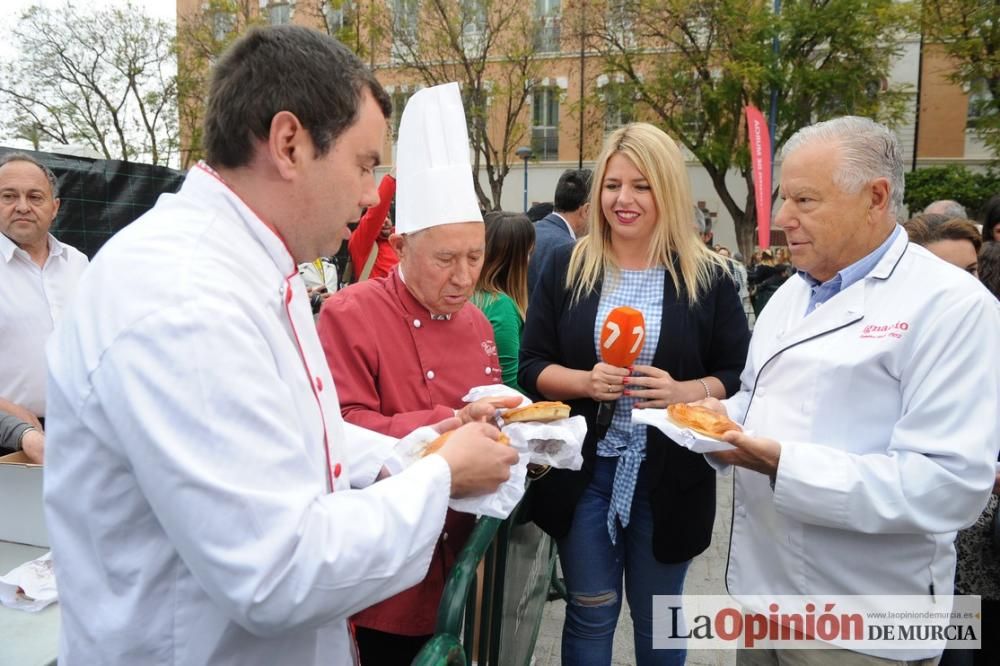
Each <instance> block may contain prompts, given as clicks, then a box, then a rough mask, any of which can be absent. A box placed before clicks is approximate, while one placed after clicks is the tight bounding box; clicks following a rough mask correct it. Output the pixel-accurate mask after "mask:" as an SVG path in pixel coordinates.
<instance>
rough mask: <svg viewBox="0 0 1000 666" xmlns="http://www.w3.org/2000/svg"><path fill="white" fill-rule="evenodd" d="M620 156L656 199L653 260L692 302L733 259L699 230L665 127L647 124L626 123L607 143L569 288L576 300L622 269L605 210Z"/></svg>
mask: <svg viewBox="0 0 1000 666" xmlns="http://www.w3.org/2000/svg"><path fill="white" fill-rule="evenodd" d="M618 154H621V155H624V156H625V157H627V158H628V159H629V160H631V162H632V163H633V164H634V165H635V167H636V168H637V169H638V170H639V171H640V172H641V173H642V174H643V176H645V178H646V180H647V181H648V182H649V185H650V188H651V191H652V193H653V199H654V201H655V202H656V211H657V216H658V219H657V224H656V227H655V228H654V231H653V237H652V238H651V239H650V243H649V254H648V259H649V264H650V265H659V266H663V267H664V268H665V269H666V271H667V273H668V274H669V275H670V279H671V280H672V281H673V283H674V287H675V288H676V289H677V292H678V294H680V292H681V290H682V289H683V291H684V292H685V293H686V294H687V300H688V303H690V304H692V305H693V304H694V303H696V302H697V300H698V298H699V297H700V296H701V295H702V294H703V293H704V292H705V291H707V290H708V289H709V287H710V286H711V284H712V280H713V275H714V273H715V271H716V269H720V270H721V271H723V272H726V273H729V271H730V268H729V263H728V262H727V261H726V259H725V257H721V256H719V255H718V254H716V253H715V252H713V251H712V250H711V248H709V247H708V246H706V245H705V243H703V242H702V240H701V238H700V237H699V236H698V234H697V233H696V231H695V228H694V214H693V210H694V204H693V203H692V201H691V184H690V182H689V181H688V177H687V167H686V166H685V164H684V157H683V156H682V155H681V151H680V149H679V148H678V147H677V144H676V143H674V141H673V139H671V138H670V137H669V136H667V135H666V134H665V133H664V132H663V131H662V130H660V129H659V128H657V127H654V126H653V125H650V124H648V123H631V124H629V125H625V126H624V127H622V128H620V129H618V130H616V131H615V132H613V133H612V134H611V135H610V136H609V137H608V139H607V141H606V142H605V144H604V149H603V150H602V151H601V155H600V157H598V159H597V164H596V168H595V169H594V178H593V181H592V182H593V187H591V191H590V219H589V226H590V233H589V234H587V235H586V236H584V237H583V238H582V239H580V240H579V241H577V243H576V247H574V248H573V254H572V256H571V257H570V262H569V270H568V272H567V274H566V288H567V289H572V290H573V302H574V303H575V302H578V301H579V300H580V298H581V297H582V296H583V295H584V294H589V293H592V292H593V291H594V290H595V288H596V286H597V283H598V281H599V280H601V279H602V278H603V277H604V276H608V277H610V278H611V280H612V281H613V280H615V279H617V277H618V274H619V271H620V267H619V266H618V264H617V263H616V261H615V258H614V255H613V253H612V252H611V227H610V225H609V224H608V222H607V220H606V219H604V211H603V210H602V208H601V192H602V191H603V188H604V174H605V172H606V170H607V166H608V161H609V160H610V159H611V158H612V157H613V156H614V155H618ZM675 262H676V266H675ZM678 269H679V271H678Z"/></svg>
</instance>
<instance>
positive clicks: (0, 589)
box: [0, 551, 59, 613]
mask: <svg viewBox="0 0 1000 666" xmlns="http://www.w3.org/2000/svg"><path fill="white" fill-rule="evenodd" d="M58 598H59V595H58V594H57V593H56V575H55V572H54V571H53V570H52V551H49V552H47V553H45V554H44V555H42V556H41V557H37V558H35V559H33V560H31V561H30V562H25V563H24V564H22V565H21V566H19V567H17V568H16V569H14V570H13V571H11V572H10V573H8V574H7V575H6V576H2V577H0V603H2V604H3V605H4V606H6V607H7V608H14V609H17V610H23V611H28V612H29V613H37V612H38V611H40V610H42V609H43V608H45V607H46V606H48V605H49V604H51V603H53V602H55V601H56V600H57V599H58Z"/></svg>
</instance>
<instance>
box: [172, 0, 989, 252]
mask: <svg viewBox="0 0 1000 666" xmlns="http://www.w3.org/2000/svg"><path fill="white" fill-rule="evenodd" d="M484 4H491V3H483V2H482V0H450V2H447V3H445V2H442V0H343V1H338V0H333V1H332V2H331V1H330V0H327V1H325V2H324V0H212V1H211V2H205V1H204V0H177V12H178V25H179V26H181V25H183V24H184V22H185V21H190V20H192V17H198V18H199V19H200V20H203V21H204V20H206V18H210V20H211V21H212V22H213V25H215V26H216V27H217V28H218V30H219V32H220V37H222V36H223V34H222V33H224V32H225V30H226V29H233V28H234V27H236V29H237V30H238V25H239V24H240V22H242V23H243V24H282V23H294V24H300V25H307V26H311V27H314V28H317V29H320V30H325V31H327V32H329V33H331V34H334V35H336V36H338V37H339V38H341V40H342V41H344V42H345V43H347V44H348V45H349V46H351V47H352V48H354V49H355V50H356V52H358V53H359V55H360V56H361V57H362V58H363V59H364V60H365V61H366V62H368V63H369V64H370V65H371V66H372V68H373V69H374V70H375V72H376V74H377V76H378V78H379V80H380V81H381V82H382V83H383V85H384V86H385V87H386V90H387V91H388V92H389V94H390V95H391V97H392V100H393V105H394V112H393V118H392V119H391V125H392V130H393V132H392V133H390V136H388V137H387V143H386V145H385V147H384V154H385V155H386V160H385V161H386V166H385V168H384V169H383V171H387V170H388V169H389V168H391V164H392V161H393V156H394V150H395V145H394V141H393V136H392V134H393V133H394V132H395V130H396V129H397V128H398V120H399V114H400V112H401V110H402V108H403V107H404V106H405V103H406V100H407V99H408V97H409V95H411V94H412V93H413V92H414V91H416V90H418V89H419V88H420V87H423V86H424V85H427V84H428V80H435V79H436V80H447V77H448V76H449V73H450V72H452V73H454V77H453V78H455V79H456V80H459V81H460V82H461V83H462V85H463V89H466V90H470V89H472V88H473V87H475V86H478V87H479V90H480V92H481V93H482V95H484V96H485V98H486V103H485V104H484V107H483V108H484V113H485V114H486V115H487V116H488V119H487V120H486V121H485V122H484V124H483V126H484V131H485V132H486V133H487V134H489V136H490V137H491V139H490V142H491V147H492V149H493V151H494V152H495V153H496V155H494V157H493V159H492V160H488V161H489V162H490V163H489V164H486V163H484V162H486V161H487V160H484V159H483V158H482V157H481V159H480V185H481V188H482V190H483V192H484V193H485V194H486V195H487V196H488V197H489V198H490V199H491V200H492V199H493V198H494V197H493V194H495V192H494V191H491V189H490V182H489V181H490V180H491V178H490V174H489V173H488V170H489V169H490V168H492V171H493V173H492V179H493V180H498V179H499V172H500V170H502V169H503V168H504V167H505V166H506V167H507V168H508V169H509V170H508V171H507V173H506V175H505V177H504V178H503V179H502V195H501V196H500V197H499V201H500V205H501V206H502V207H503V208H504V209H507V210H520V209H522V207H523V206H524V203H525V201H527V204H528V205H529V206H530V205H531V204H532V203H533V202H538V201H549V200H551V197H552V192H553V190H554V188H555V183H556V180H557V179H558V177H559V175H560V174H561V173H562V172H563V171H564V170H565V169H567V168H576V167H578V166H583V167H589V166H592V164H593V160H594V158H595V157H596V156H597V154H598V153H599V151H600V148H601V145H602V143H603V140H604V138H605V136H606V135H607V134H608V133H609V132H611V131H612V130H614V129H615V128H617V127H619V126H621V125H622V124H625V123H627V122H629V121H631V120H634V119H640V118H641V117H642V116H641V112H637V111H636V108H635V106H634V105H633V104H632V100H631V98H630V97H629V93H628V87H627V85H625V81H624V80H623V78H622V76H621V75H616V74H613V73H609V72H608V67H606V65H605V62H604V60H603V56H602V55H601V54H600V53H599V52H598V51H597V50H596V49H594V48H593V47H592V46H591V43H589V42H588V35H587V32H588V28H587V27H586V26H587V25H588V23H587V21H588V19H587V16H588V14H587V13H586V12H587V10H589V11H590V13H591V14H592V13H593V8H594V6H595V3H594V2H593V0H508V6H507V7H506V9H507V11H506V13H502V14H503V16H506V17H507V18H506V19H505V20H504V22H502V24H500V23H498V19H497V18H496V11H495V10H493V13H491V14H490V16H487V15H486V14H485V12H484V11H483V9H482V7H483V6H484ZM492 5H493V6H498V5H499V3H492ZM606 5H607V6H606V7H603V10H602V11H603V12H604V20H605V21H607V20H609V18H608V17H610V20H616V21H618V23H617V26H618V28H619V29H620V32H621V39H623V40H627V39H629V32H630V31H629V28H630V26H629V23H628V20H629V19H628V16H627V14H626V13H625V12H624V8H625V7H626V6H627V3H626V2H621V1H620V0H619V1H616V0H609V2H607V3H606ZM602 6H603V5H602ZM227 12H229V13H230V14H235V15H238V16H237V17H236V18H232V17H230V18H227V17H226V13H227ZM435 12H438V13H437V14H435ZM581 12H583V13H581ZM616 12H618V14H617V15H616ZM456 13H457V14H456ZM209 15H210V16H209ZM442 17H446V18H447V19H448V21H447V24H448V25H451V26H453V27H454V26H457V30H453V31H452V32H451V33H445V32H442V26H443V25H445V23H446V22H445V21H443V20H442ZM456 19H457V20H456ZM179 34H181V33H179ZM508 53H510V54H514V55H512V56H511V57H505V54H508ZM480 56H482V57H480ZM511 61H516V63H517V65H518V67H515V68H514V69H517V70H518V71H516V72H515V73H514V74H511V69H512V66H511ZM449 68H450V69H449ZM470 72H472V73H470ZM947 74H948V62H947V59H946V58H944V57H943V56H942V55H941V54H940V53H939V52H938V51H936V50H935V49H934V48H933V47H926V46H923V45H922V44H921V42H920V40H919V37H918V36H913V37H912V38H910V39H907V40H906V41H904V43H903V45H902V51H901V53H900V55H899V56H898V57H897V58H896V59H895V60H894V62H893V64H892V68H891V74H890V76H889V77H888V80H887V81H885V82H883V83H884V85H887V86H898V87H901V88H902V89H903V90H905V91H906V95H907V102H906V104H905V108H906V110H905V112H904V114H903V117H902V119H901V121H900V122H899V123H898V124H897V125H896V127H895V129H896V132H897V134H898V136H899V139H900V142H901V145H902V147H903V149H904V155H905V159H906V162H907V164H909V165H912V166H915V167H919V166H928V165H935V164H941V163H951V162H960V163H965V164H968V165H970V166H973V167H981V166H984V165H985V164H986V163H987V161H988V160H989V159H990V156H989V155H988V154H986V151H985V150H984V148H983V146H982V144H981V143H980V142H978V141H977V140H976V138H975V135H974V131H973V130H972V126H973V125H974V119H969V117H968V108H969V106H968V103H967V100H968V95H967V94H966V92H965V91H963V90H962V89H961V88H960V87H958V86H956V85H954V84H952V83H951V82H950V81H949V80H948V78H947ZM519 86H520V87H521V88H523V91H524V94H523V95H515V94H511V91H513V90H515V89H517V88H518V87H519ZM918 96H919V99H918ZM467 106H469V102H467ZM765 113H766V109H765ZM637 116H638V117H637ZM473 131H474V130H473V128H472V127H471V125H470V132H473ZM523 147H527V148H529V149H530V151H531V153H530V157H529V158H528V159H526V160H522V159H519V158H518V156H517V149H518V148H523ZM523 152H524V151H522V154H523ZM687 157H688V171H689V175H690V178H691V182H692V188H693V191H694V198H695V200H696V201H698V202H700V203H702V204H703V207H704V208H705V209H707V210H708V211H710V212H711V213H713V214H714V227H715V237H716V241H717V242H719V243H721V244H724V245H727V246H730V247H735V246H736V235H735V231H734V229H733V224H732V220H731V218H730V217H729V215H728V214H727V212H726V209H725V207H724V206H723V205H722V202H721V200H720V198H719V195H718V193H717V192H716V189H715V187H714V186H713V183H712V181H711V179H710V178H709V176H708V174H707V173H706V171H705V169H704V168H703V167H702V166H701V165H700V164H699V162H698V161H697V160H696V159H694V156H693V155H691V154H690V153H687ZM778 168H780V161H779V163H778V164H777V165H776V169H778ZM777 175H778V174H777V172H776V174H775V178H777ZM726 181H727V185H728V186H729V189H730V191H731V192H732V193H733V194H734V196H735V197H736V198H737V200H742V197H743V196H744V195H745V192H746V185H745V182H744V180H743V179H742V177H740V175H739V174H738V173H737V172H735V171H733V172H731V173H729V174H728V175H727V179H726Z"/></svg>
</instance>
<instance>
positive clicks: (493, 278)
mask: <svg viewBox="0 0 1000 666" xmlns="http://www.w3.org/2000/svg"><path fill="white" fill-rule="evenodd" d="M483 221H484V222H486V254H485V255H484V259H483V270H482V272H481V273H480V274H479V282H477V283H476V292H475V293H474V294H473V295H472V302H473V303H474V304H475V305H476V306H477V307H478V308H479V309H480V310H482V311H483V314H485V315H486V318H487V319H489V320H490V324H492V325H493V337H494V338H495V339H496V342H497V354H499V356H500V369H501V370H502V371H503V383H504V384H506V385H507V386H509V387H511V388H513V389H517V390H518V391H520V390H521V387H520V386H518V385H517V355H518V352H519V351H520V349H521V329H522V328H524V310H525V308H526V307H527V305H528V255H530V254H531V251H532V250H533V249H534V248H535V227H534V226H533V225H532V224H531V220H529V219H528V216H527V215H522V214H521V213H508V212H505V211H493V212H490V213H486V214H485V215H484V216H483Z"/></svg>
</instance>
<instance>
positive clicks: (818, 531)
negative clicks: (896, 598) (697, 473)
mask: <svg viewBox="0 0 1000 666" xmlns="http://www.w3.org/2000/svg"><path fill="white" fill-rule="evenodd" d="M784 155H785V157H784V162H783V164H782V170H781V197H782V200H783V202H782V204H781V207H780V209H779V211H778V214H777V217H776V220H775V221H776V223H777V224H778V226H780V227H781V228H782V229H783V230H784V231H785V234H786V236H787V238H788V245H789V249H790V250H791V256H792V262H793V263H794V265H795V267H796V268H797V269H798V275H797V276H795V277H793V278H792V279H790V280H788V281H787V282H786V283H785V284H784V285H783V286H782V287H781V288H780V289H779V290H778V291H777V292H776V293H775V295H774V297H773V298H772V299H771V301H770V302H769V303H768V305H767V308H765V309H764V310H763V312H762V313H761V316H760V318H759V319H758V320H757V325H756V328H755V329H754V334H753V339H752V342H751V345H750V352H749V356H748V359H747V366H746V369H745V370H744V374H743V376H742V390H741V391H740V392H739V393H737V394H736V395H734V396H733V397H732V398H730V399H729V400H726V401H725V403H724V408H725V410H726V411H727V412H728V414H729V415H730V417H731V418H733V419H735V420H737V421H739V422H740V423H742V424H743V425H744V427H745V428H746V429H748V430H750V431H752V433H753V436H751V435H749V434H744V433H736V432H730V433H728V434H727V435H726V436H725V439H727V440H728V441H729V442H731V443H732V444H735V445H736V446H737V450H735V451H729V452H725V453H718V454H709V457H710V459H713V460H714V461H715V462H717V463H719V462H721V463H728V464H732V465H736V466H737V469H736V487H735V497H734V513H733V528H732V541H731V546H730V551H729V567H728V572H727V584H728V589H729V592H730V594H732V595H733V596H734V597H736V598H737V599H744V600H746V599H758V600H759V599H761V598H769V597H773V596H774V595H869V596H870V595H915V596H918V597H919V596H922V597H926V598H934V597H935V595H950V594H952V590H953V580H954V575H955V549H954V546H953V542H954V540H955V533H956V531H957V530H958V529H960V528H962V527H965V526H967V525H969V524H971V523H972V522H973V521H974V520H975V519H976V517H977V516H978V515H979V514H980V512H981V511H982V509H983V506H984V505H985V503H986V499H987V497H988V495H989V493H990V490H991V489H992V487H993V483H994V477H995V465H994V463H995V462H996V460H997V446H998V444H1000V439H998V437H997V433H998V432H1000V420H998V419H1000V417H998V411H997V405H998V404H1000V372H998V370H997V368H998V367H1000V347H998V346H996V345H993V346H990V347H989V348H988V349H986V350H985V351H984V349H983V348H981V347H974V346H972V345H967V344H963V343H962V340H964V339H965V338H966V337H967V336H968V333H969V332H970V331H975V334H976V336H977V337H985V339H994V340H996V339H998V338H1000V312H998V308H997V307H996V303H995V299H994V298H993V297H992V295H991V294H989V293H988V292H987V291H986V290H985V289H983V288H982V287H981V285H980V284H979V283H978V281H977V280H976V279H975V278H973V277H972V276H970V275H968V274H967V273H965V272H964V271H962V270H960V269H958V268H956V267H954V266H951V265H949V264H947V263H945V262H944V261H941V260H940V259H938V258H937V257H935V256H934V255H932V254H930V253H929V252H927V251H925V250H924V249H923V248H921V247H918V246H916V245H913V244H912V243H909V242H908V239H907V235H906V233H905V232H904V231H903V229H902V228H901V227H900V226H898V225H897V224H896V214H897V212H899V211H900V209H901V207H902V204H903V165H902V159H901V155H900V150H899V145H898V143H897V140H896V137H895V135H894V134H893V133H892V132H891V131H890V130H889V129H887V128H885V127H883V126H881V125H879V124H877V123H875V122H873V121H871V120H868V119H866V118H858V117H844V118H837V119H834V120H830V121H826V122H822V123H818V124H816V125H813V126H811V127H807V128H804V129H802V130H800V131H799V132H798V133H797V134H796V135H795V136H793V137H792V138H791V139H790V140H789V141H788V143H787V144H786V145H785V148H784ZM706 402H710V403H711V405H712V406H714V407H716V408H719V409H722V408H723V403H719V402H718V401H706ZM838 612H839V611H838ZM886 647H891V646H889V645H887V646H886ZM943 647H944V644H943V642H941V641H939V642H937V643H934V642H927V643H926V644H925V645H924V646H923V647H922V648H919V649H910V650H908V651H900V650H886V651H883V650H881V649H880V648H873V649H864V650H850V649H836V648H833V646H831V651H824V650H810V651H802V652H800V653H798V654H797V655H791V654H790V655H785V656H782V655H781V651H780V650H779V651H775V650H741V651H740V653H739V656H738V659H737V662H738V663H739V664H753V665H757V664H761V665H764V664H779V663H786V662H785V659H787V658H791V657H794V658H795V659H796V660H797V661H795V663H796V664H837V665H838V666H853V665H858V664H884V663H886V662H885V661H884V660H883V658H889V659H894V660H903V661H911V662H913V663H927V664H930V663H934V662H935V661H936V659H937V657H938V655H940V653H941V650H942V649H943ZM787 663H792V662H790V661H789V662H787ZM893 663H896V662H893Z"/></svg>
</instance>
